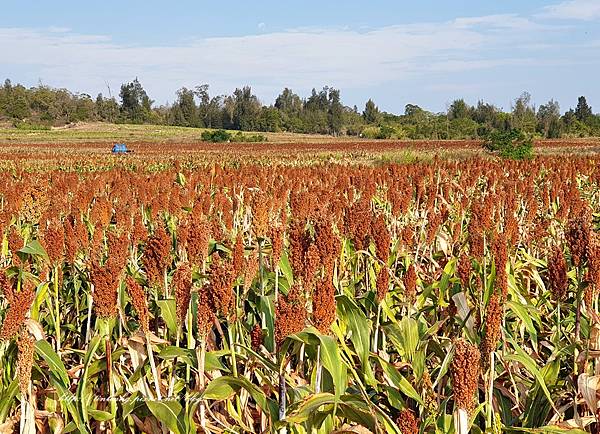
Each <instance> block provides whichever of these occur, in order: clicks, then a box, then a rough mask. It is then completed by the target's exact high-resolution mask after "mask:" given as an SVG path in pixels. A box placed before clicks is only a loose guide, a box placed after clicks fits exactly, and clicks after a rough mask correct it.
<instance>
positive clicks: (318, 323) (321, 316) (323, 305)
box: [312, 275, 335, 334]
mask: <svg viewBox="0 0 600 434" xmlns="http://www.w3.org/2000/svg"><path fill="white" fill-rule="evenodd" d="M312 309H313V312H312V315H313V323H314V325H315V327H316V328H317V329H318V330H319V331H320V332H321V333H323V334H328V333H329V327H330V326H331V324H332V323H333V321H335V287H334V286H333V282H332V277H331V276H329V275H328V276H325V277H324V278H323V279H321V280H320V281H319V282H318V283H317V285H316V286H315V290H314V292H313V297H312Z"/></svg>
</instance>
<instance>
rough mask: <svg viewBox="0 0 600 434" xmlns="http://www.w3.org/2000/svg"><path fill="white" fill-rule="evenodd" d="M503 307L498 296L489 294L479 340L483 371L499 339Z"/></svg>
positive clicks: (487, 365)
mask: <svg viewBox="0 0 600 434" xmlns="http://www.w3.org/2000/svg"><path fill="white" fill-rule="evenodd" d="M502 314H503V308H502V304H501V302H500V296H499V295H498V293H496V292H494V293H492V295H491V296H490V300H489V301H488V305H487V309H486V312H485V324H484V325H485V332H484V335H483V339H482V341H481V348H480V352H481V366H482V368H483V370H484V371H486V370H487V368H488V367H489V362H490V360H489V358H490V354H491V353H492V352H493V351H495V350H496V347H497V346H498V342H499V341H500V326H501V325H502Z"/></svg>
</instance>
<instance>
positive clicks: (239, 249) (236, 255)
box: [233, 233, 244, 277]
mask: <svg viewBox="0 0 600 434" xmlns="http://www.w3.org/2000/svg"><path fill="white" fill-rule="evenodd" d="M243 269H244V240H243V238H242V234H240V233H238V235H237V237H236V238H235V244H234V245H233V274H234V275H235V277H238V276H239V275H240V273H241V272H242V270H243Z"/></svg>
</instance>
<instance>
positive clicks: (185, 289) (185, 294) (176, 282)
mask: <svg viewBox="0 0 600 434" xmlns="http://www.w3.org/2000/svg"><path fill="white" fill-rule="evenodd" d="M173 286H174V287H175V310H176V313H177V322H178V323H179V324H183V322H184V321H185V316H186V314H187V311H188V306H189V304H190V299H191V297H192V269H191V268H190V266H189V265H188V264H185V263H184V264H180V265H179V266H178V267H177V270H175V274H174V275H173Z"/></svg>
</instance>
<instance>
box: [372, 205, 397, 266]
mask: <svg viewBox="0 0 600 434" xmlns="http://www.w3.org/2000/svg"><path fill="white" fill-rule="evenodd" d="M371 236H372V237H373V240H374V241H375V251H376V252H377V258H378V259H379V260H380V261H382V262H383V263H384V264H387V262H388V259H389V257H390V246H391V242H392V241H391V236H390V231H389V229H388V227H387V225H386V224H385V219H384V218H383V216H382V215H379V216H377V217H376V218H374V219H373V224H372V225H371Z"/></svg>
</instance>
